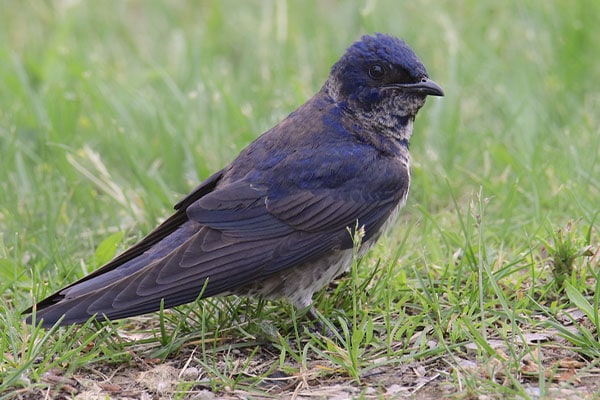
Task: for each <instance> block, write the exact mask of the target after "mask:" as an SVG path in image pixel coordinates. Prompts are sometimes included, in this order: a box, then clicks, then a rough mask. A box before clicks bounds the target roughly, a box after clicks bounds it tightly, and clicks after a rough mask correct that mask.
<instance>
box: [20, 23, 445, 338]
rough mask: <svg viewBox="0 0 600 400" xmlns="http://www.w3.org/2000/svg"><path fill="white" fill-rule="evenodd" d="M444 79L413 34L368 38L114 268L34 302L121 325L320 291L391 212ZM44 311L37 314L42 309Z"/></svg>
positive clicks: (59, 318) (44, 318) (60, 318)
mask: <svg viewBox="0 0 600 400" xmlns="http://www.w3.org/2000/svg"><path fill="white" fill-rule="evenodd" d="M427 96H444V92H443V90H442V88H441V87H440V85H438V84H437V83H436V82H434V81H433V80H432V79H430V78H429V76H428V73H427V70H426V69H425V66H424V65H423V63H422V62H421V61H420V60H419V58H418V57H417V55H416V54H415V53H414V52H413V50H412V49H411V48H410V47H409V46H408V45H407V44H406V42H404V41H403V40H401V39H399V38H397V37H394V36H390V35H387V34H383V33H375V34H373V35H364V36H362V37H361V38H360V39H359V40H357V41H356V42H354V43H353V44H351V46H350V47H348V48H347V50H346V51H345V53H344V54H343V55H342V57H341V58H340V59H339V60H338V61H337V62H336V63H335V64H334V65H333V66H332V67H331V70H330V73H329V76H328V77H327V79H326V81H325V83H324V85H323V86H322V87H321V89H320V90H319V91H318V92H317V93H316V94H315V95H314V96H313V97H312V98H310V99H309V100H308V101H306V103H304V104H303V105H301V106H300V107H299V108H298V109H296V110H295V111H293V112H292V113H290V114H289V115H288V116H287V117H286V118H284V119H283V120H282V121H281V122H279V123H278V124H276V125H275V126H274V127H273V128H271V129H270V130H268V131H266V132H265V133H263V134H262V135H260V136H259V137H258V138H257V139H255V140H254V141H253V142H251V143H250V144H249V145H248V146H247V147H246V148H244V149H243V150H242V151H241V152H240V154H239V155H238V156H237V158H235V159H234V160H233V161H232V162H231V163H230V164H229V165H227V166H226V167H224V168H223V169H221V170H220V171H218V172H216V173H214V174H213V175H211V176H210V177H208V178H207V179H206V180H204V181H203V182H202V183H201V184H200V185H198V186H197V187H196V188H195V189H193V190H192V192H191V193H190V194H188V195H187V196H185V197H184V198H183V199H182V200H181V201H180V202H179V203H177V204H176V205H175V207H174V210H175V211H174V213H173V214H172V215H171V216H170V217H168V218H167V219H166V220H165V221H164V222H163V223H161V224H160V225H159V226H158V227H156V228H155V229H154V230H153V231H151V232H150V233H149V234H148V235H147V236H146V237H144V238H143V239H141V240H140V241H139V242H138V243H137V244H135V245H133V246H132V247H131V248H129V249H128V250H126V251H124V252H123V253H122V254H120V255H118V256H116V257H115V258H114V259H112V260H111V261H109V262H108V263H107V264H106V265H104V266H102V267H100V268H99V269H98V270H96V271H94V272H92V273H90V274H89V275H87V276H85V277H83V278H82V279H80V280H79V281H77V282H75V283H73V284H71V285H69V286H66V287H65V288H63V289H61V290H59V291H58V292H56V293H54V294H53V295H51V296H49V297H47V298H45V299H43V300H41V301H39V302H38V303H37V304H34V305H33V306H32V307H30V308H29V309H28V310H25V313H26V314H29V316H27V317H26V320H27V322H28V323H32V321H33V320H35V321H37V323H38V324H40V325H41V326H42V327H52V326H54V325H69V324H80V323H84V322H86V321H88V320H90V319H95V320H98V321H106V320H109V321H113V320H117V319H121V318H127V317H132V316H136V315H141V314H146V313H150V312H154V311H158V310H159V309H161V308H162V307H164V308H165V309H166V308H171V307H175V306H178V305H181V304H185V303H189V302H192V301H195V300H196V299H197V298H206V297H211V296H226V295H238V296H248V297H252V298H253V297H262V298H265V299H267V300H275V299H281V298H283V299H286V300H287V301H289V302H291V304H293V305H294V306H295V307H296V308H298V309H300V310H308V311H307V312H308V313H309V315H312V316H315V315H316V312H315V311H314V309H313V308H312V297H313V294H314V293H315V292H316V291H318V290H320V289H321V288H323V287H324V286H325V285H327V284H328V283H329V282H331V281H332V280H333V279H335V278H336V277H337V276H338V275H340V274H342V273H343V272H344V271H346V270H347V269H348V268H349V266H350V265H351V262H352V257H353V245H354V240H353V236H354V234H356V232H357V230H358V229H360V232H361V235H362V240H361V242H360V244H359V249H358V252H359V254H360V255H364V253H365V252H366V251H367V250H368V249H369V248H370V247H372V246H373V244H374V243H375V242H376V241H377V240H378V238H379V237H380V236H381V235H382V234H383V232H385V231H386V230H387V229H388V228H389V227H390V226H391V225H392V224H393V223H394V221H395V219H396V217H397V215H398V212H399V210H400V208H401V207H402V206H403V205H404V204H405V202H406V198H407V195H408V191H409V184H410V158H409V142H410V138H411V135H412V133H413V122H414V119H415V116H416V114H417V112H418V111H419V109H420V108H421V107H422V106H423V105H424V104H425V100H426V98H427ZM33 315H35V318H33Z"/></svg>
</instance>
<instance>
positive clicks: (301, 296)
mask: <svg viewBox="0 0 600 400" xmlns="http://www.w3.org/2000/svg"><path fill="white" fill-rule="evenodd" d="M351 262H352V249H348V250H337V251H334V252H332V253H330V254H329V255H328V256H325V257H321V258H319V259H318V260H316V261H312V262H308V263H305V264H302V265H300V266H297V267H293V268H289V269H287V270H285V271H281V272H279V273H277V274H275V275H273V276H270V277H268V278H266V279H263V280H260V281H257V282H253V283H251V284H249V285H246V286H244V287H242V288H240V289H237V290H235V291H234V293H235V294H237V295H240V296H262V297H265V298H267V299H271V300H275V299H279V298H286V299H288V300H289V301H290V302H291V303H292V304H294V305H295V306H296V307H298V308H300V309H302V308H305V307H308V306H309V305H310V304H311V303H312V295H313V293H314V292H316V291H317V290H319V289H321V288H322V287H324V286H325V285H327V284H328V283H329V282H331V281H332V280H333V279H334V278H335V277H336V276H338V275H339V274H341V273H342V272H344V271H345V270H347V269H348V267H349V266H350V264H351Z"/></svg>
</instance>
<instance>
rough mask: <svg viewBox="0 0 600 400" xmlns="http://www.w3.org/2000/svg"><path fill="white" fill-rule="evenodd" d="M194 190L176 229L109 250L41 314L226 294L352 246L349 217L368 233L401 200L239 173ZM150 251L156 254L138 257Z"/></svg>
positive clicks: (81, 316)
mask: <svg viewBox="0 0 600 400" xmlns="http://www.w3.org/2000/svg"><path fill="white" fill-rule="evenodd" d="M350 186H351V185H350ZM213 188H214V187H213ZM196 192H197V193H199V195H197V196H193V195H192V197H189V198H188V199H189V200H188V202H187V204H184V205H185V206H187V209H186V213H187V217H188V218H189V220H188V221H186V222H184V223H183V225H181V226H180V227H179V228H178V230H177V231H175V232H173V230H168V231H166V236H165V235H161V236H162V237H163V239H162V240H154V242H153V243H154V244H152V245H150V246H143V245H142V243H144V241H145V240H147V239H144V240H143V241H142V242H141V243H140V244H138V245H137V246H135V247H134V248H133V249H135V248H138V250H137V252H136V253H134V254H131V253H130V254H129V256H127V253H129V252H131V251H132V250H133V249H132V250H130V251H128V252H126V253H124V254H123V255H122V256H119V257H118V258H117V259H115V260H118V259H121V260H127V261H126V262H125V263H122V264H121V265H116V264H115V261H112V262H111V263H109V264H108V265H107V266H105V267H103V268H102V269H101V270H103V271H104V272H103V273H94V275H95V276H94V277H93V278H84V279H83V280H81V281H80V282H78V283H76V284H74V285H71V286H69V287H68V288H66V289H64V290H62V291H60V292H59V293H57V294H56V295H55V296H53V297H54V299H53V298H52V297H51V298H49V299H47V300H45V301H44V302H42V303H40V304H39V305H38V308H37V313H38V318H40V317H41V318H44V320H45V324H46V325H48V324H50V323H51V322H52V321H55V320H57V319H58V318H60V316H62V315H63V314H65V315H66V316H65V319H64V321H63V323H72V322H82V321H85V320H86V319H88V318H89V317H90V316H92V315H94V314H98V315H99V316H102V315H105V316H106V317H108V318H109V319H116V318H123V317H127V316H132V315H139V314H143V313H146V312H151V311H156V310H158V309H159V307H160V303H161V301H164V307H165V308H168V307H173V306H176V305H179V304H183V303H187V302H190V301H193V300H194V299H196V298H197V297H198V295H199V294H200V292H201V291H202V290H203V289H204V292H203V297H208V296H213V295H216V294H221V293H227V292H230V291H233V290H235V289H236V288H239V287H241V286H243V285H246V284H248V283H250V282H252V281H255V280H258V279H261V278H265V277H267V276H269V275H271V274H274V273H276V272H278V271H281V270H283V269H286V268H290V267H294V266H296V265H300V264H303V263H305V262H310V261H312V260H315V259H317V258H319V257H320V256H322V255H323V254H326V253H327V252H330V251H331V250H333V249H341V248H350V247H351V246H352V238H351V235H350V233H349V232H347V229H346V228H347V227H348V226H351V227H353V226H354V225H355V223H356V221H357V220H358V222H359V224H361V225H365V226H366V228H367V232H374V231H375V230H376V229H377V228H378V227H379V226H380V225H381V224H382V223H383V221H385V220H386V219H387V218H386V217H387V216H388V215H389V213H390V212H391V209H392V208H393V206H394V205H395V204H396V203H397V199H396V196H395V195H394V194H393V193H388V192H372V193H369V194H368V195H366V194H364V193H362V192H361V191H360V190H354V191H350V192H348V193H344V192H343V191H340V190H339V189H337V190H320V191H300V192H297V193H293V194H286V195H283V194H280V195H269V190H268V189H267V188H266V187H261V186H255V185H252V184H250V183H248V182H244V181H240V182H235V183H232V184H227V185H223V186H221V185H219V186H218V187H217V188H216V189H215V190H213V191H212V192H209V193H202V190H199V191H198V190H197V191H196ZM200 193H202V194H201V195H200ZM184 201H185V200H184ZM184 205H180V207H179V210H183V209H184V207H183V206H184ZM179 210H178V212H179ZM176 215H177V214H176ZM165 223H166V222H165ZM157 231H160V227H159V228H158V229H157ZM157 231H155V232H157ZM155 232H153V233H152V234H151V235H153V234H154V235H157V234H156V233H155ZM369 234H370V233H369ZM174 235H175V236H177V237H178V235H179V236H185V238H186V240H185V241H184V242H183V243H182V244H180V245H179V246H178V247H177V248H176V249H174V250H172V251H170V252H169V253H168V254H166V255H164V256H163V255H162V253H161V251H160V250H156V249H155V247H158V248H159V249H160V247H161V246H162V244H163V242H164V241H166V240H167V241H168V240H171V239H170V238H172V237H174ZM139 249H143V250H141V254H140V250H139ZM154 253H160V254H161V257H160V258H152V257H150V258H149V259H148V260H147V261H148V262H147V263H144V265H141V263H140V262H138V259H141V260H142V261H144V257H148V256H147V255H148V254H150V255H152V254H154ZM132 257H133V258H132ZM132 265H135V267H132ZM109 266H110V268H107V267H109ZM119 269H123V270H126V271H127V273H126V274H123V273H121V271H119ZM110 275H113V276H112V277H111V276H110Z"/></svg>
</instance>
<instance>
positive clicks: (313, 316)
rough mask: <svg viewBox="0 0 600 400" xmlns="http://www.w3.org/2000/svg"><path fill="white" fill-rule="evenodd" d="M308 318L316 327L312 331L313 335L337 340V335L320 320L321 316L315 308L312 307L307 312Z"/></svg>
mask: <svg viewBox="0 0 600 400" xmlns="http://www.w3.org/2000/svg"><path fill="white" fill-rule="evenodd" d="M306 316H307V317H308V319H310V320H311V321H312V322H313V324H314V325H315V326H314V327H313V328H312V329H310V330H311V331H312V332H313V333H318V334H321V335H325V336H327V337H328V338H330V339H333V338H335V333H333V331H332V330H331V329H329V327H328V326H327V325H326V324H324V323H323V321H322V320H321V318H319V315H318V314H317V311H316V310H315V308H314V307H312V306H311V307H310V308H309V309H308V311H307V312H306Z"/></svg>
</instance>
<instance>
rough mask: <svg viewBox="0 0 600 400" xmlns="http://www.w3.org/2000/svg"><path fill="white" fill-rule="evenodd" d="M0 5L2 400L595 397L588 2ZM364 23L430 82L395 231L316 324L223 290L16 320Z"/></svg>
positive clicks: (270, 116)
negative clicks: (399, 42) (88, 396)
mask: <svg viewBox="0 0 600 400" xmlns="http://www.w3.org/2000/svg"><path fill="white" fill-rule="evenodd" d="M2 5H3V7H2V9H3V12H2V16H0V61H1V62H0V65H1V67H0V288H1V289H2V297H1V299H2V300H1V302H0V319H1V325H2V326H3V329H2V331H1V332H0V350H1V351H0V396H2V397H3V398H11V397H16V398H35V397H39V396H42V395H48V396H59V395H63V396H67V397H69V396H74V395H75V394H77V393H83V392H90V391H91V392H94V391H95V392H94V393H97V394H98V393H99V394H100V395H102V396H106V395H108V396H113V397H117V398H118V397H122V396H125V395H131V396H133V397H135V396H141V395H142V393H144V392H146V393H150V394H151V395H154V396H164V397H172V398H191V397H193V396H194V395H197V394H201V393H202V391H205V390H210V391H213V392H216V393H217V394H218V395H220V396H229V397H234V398H235V397H244V396H255V397H256V396H258V397H261V396H263V397H278V396H280V395H282V396H294V395H300V394H305V395H307V394H312V395H313V396H316V397H319V396H321V397H328V396H333V395H335V394H339V393H344V394H345V395H347V396H352V397H367V398H369V397H377V396H382V397H390V396H398V397H403V396H411V395H416V396H419V395H420V396H430V397H433V396H436V397H440V396H448V395H454V396H456V397H463V396H473V397H475V396H485V395H489V396H496V397H513V396H520V397H523V398H530V397H537V396H541V397H561V396H563V397H564V396H565V392H564V391H565V390H571V389H572V390H577V392H576V393H577V395H578V396H581V397H586V396H587V397H593V396H595V395H594V393H596V392H597V390H598V387H599V386H600V378H599V375H598V372H597V371H598V359H599V354H600V349H599V345H598V329H599V328H600V323H599V321H600V318H599V317H598V304H599V296H600V294H599V290H598V289H599V287H598V286H599V283H598V282H599V280H598V274H599V272H598V271H599V266H600V265H599V262H600V255H599V254H600V252H599V250H598V248H599V245H598V244H599V242H600V240H599V233H598V219H599V217H598V204H599V203H600V178H599V177H600V160H599V157H600V156H599V154H600V146H599V144H598V143H599V141H598V135H599V133H600V132H599V130H598V126H600V117H599V116H598V112H597V110H598V108H599V107H600V92H599V91H598V90H597V87H596V86H597V85H595V82H598V81H599V80H600V68H599V67H598V63H597V60H596V57H595V56H594V54H595V53H596V51H597V43H599V42H600V31H598V29H597V28H596V27H597V24H598V17H597V16H598V15H600V6H599V5H598V4H597V2H594V1H592V0H589V1H580V2H571V3H566V2H543V3H542V2H531V3H523V2H519V1H508V2H504V3H502V4H496V3H493V2H478V1H474V0H465V1H462V2H452V3H441V2H435V1H427V0H426V1H423V2H418V4H417V3H415V4H413V3H406V4H399V3H398V2H395V1H391V0H390V1H366V2H359V1H349V2H335V1H328V2H320V1H310V2H295V1H289V2H286V1H277V2H276V1H270V2H259V1H252V2H243V3H240V2H233V1H223V2H221V1H219V2H217V1H206V2H184V1H169V2H165V3H163V2H159V1H146V2H142V1H127V2H121V1H111V2H76V1H75V2H59V1H55V2H53V1H48V2H27V3H17V2H10V1H4V2H2ZM375 31H381V32H386V33H390V34H393V35H396V36H399V37H402V38H404V39H405V40H406V41H407V42H408V43H409V44H410V45H411V46H412V47H413V49H414V50H415V51H416V52H417V53H418V54H419V56H420V57H421V58H422V60H423V61H424V63H425V64H426V65H427V67H428V70H429V73H430V75H431V77H432V78H433V79H434V80H435V81H436V82H439V83H440V84H441V85H442V87H443V88H444V90H445V91H446V97H444V98H441V99H429V101H428V103H427V104H426V106H425V107H424V109H423V110H422V111H421V113H420V115H419V116H418V117H417V122H416V126H415V136H414V138H413V141H412V143H411V152H412V157H413V169H412V172H413V184H412V188H411V194H410V196H409V201H408V204H407V205H406V207H405V209H404V210H403V212H402V214H401V217H400V218H399V222H398V223H397V226H396V227H395V229H394V230H393V231H392V232H391V233H390V234H389V235H388V236H387V237H385V238H383V239H382V240H381V241H380V242H379V244H378V245H377V246H376V247H375V248H374V249H373V250H372V251H371V252H370V253H369V254H368V255H367V256H366V257H365V258H363V259H362V260H361V261H360V262H358V260H357V262H356V265H355V266H354V268H353V270H352V271H351V273H350V274H348V275H347V276H346V277H344V278H342V279H340V280H337V281H336V282H334V283H333V284H332V285H331V286H330V287H329V288H328V289H327V290H325V291H324V292H322V293H320V294H319V295H318V296H316V299H315V303H316V306H317V309H318V310H319V312H320V313H321V315H322V318H323V320H324V322H325V324H326V325H328V326H330V327H336V329H337V328H339V329H340V331H339V335H338V337H337V338H336V339H335V340H331V339H327V338H324V337H322V336H320V335H317V334H314V333H312V332H311V331H309V330H307V329H305V325H306V319H305V318H304V317H303V316H302V315H297V314H296V311H295V310H293V309H292V307H290V306H289V305H286V304H284V303H273V304H271V303H266V302H263V301H248V300H245V299H237V298H225V299H218V300H214V299H213V300H206V301H201V302H198V303H193V304H190V305H186V306H182V307H179V308H178V309H176V310H168V311H164V312H162V313H159V314H158V316H157V315H156V314H154V315H150V316H144V317H140V318H134V319H130V320H126V321H120V322H118V323H116V324H115V325H84V326H82V327H69V328H60V329H51V330H47V331H46V330H41V329H39V328H36V327H31V326H27V325H25V324H24V323H23V319H22V317H21V315H20V311H21V310H23V309H25V308H27V307H28V306H30V305H31V303H32V301H33V300H34V299H41V298H43V297H44V296H46V295H49V294H51V293H53V292H54V291H56V290H58V289H59V288H61V287H62V286H63V285H65V284H67V283H71V282H73V281H74V280H76V279H77V278H79V277H81V276H83V275H84V274H86V273H88V272H90V271H92V270H94V269H95V268H97V267H98V266H99V265H101V264H102V263H103V262H105V261H106V260H107V259H109V258H110V257H112V256H113V255H114V254H116V253H117V252H120V251H122V250H124V249H125V248H126V247H127V246H129V245H131V244H132V243H134V242H135V241H136V240H138V239H139V238H141V237H142V236H143V235H144V234H145V233H148V232H149V231H150V230H151V229H152V228H153V227H154V226H155V225H156V224H157V223H158V222H159V221H160V220H161V219H162V218H164V217H165V216H167V215H168V214H169V212H170V210H171V206H172V204H174V203H175V202H176V201H178V200H179V199H180V198H181V197H182V196H183V195H184V194H185V193H187V192H188V191H189V190H191V188H193V187H194V186H195V185H196V184H197V183H198V182H200V181H201V180H202V179H204V178H206V177H207V176H209V174H210V173H211V172H213V171H216V170H218V169H219V168H221V167H222V166H224V165H226V164H227V163H228V162H229V161H231V160H232V159H233V158H234V157H235V155H237V153H238V152H239V151H240V150H241V149H242V148H243V147H244V146H245V145H247V144H248V143H249V142H250V141H251V140H253V139H254V138H255V137H256V136H257V135H259V134H260V133H261V132H264V131H265V130H267V129H268V128H270V127H271V126H272V125H274V124H275V123H276V122H277V121H279V120H281V119H282V118H284V117H285V116H286V115H287V114H288V113H289V112H291V111H292V110H294V109H295V108H296V107H297V106H298V105H300V104H301V103H302V102H304V101H305V100H306V99H307V98H309V97H310V96H311V95H312V94H313V93H314V92H316V91H317V90H318V89H319V88H320V85H321V84H322V83H323V82H324V80H325V78H326V76H327V73H328V69H329V67H330V66H331V64H332V63H333V62H335V60H336V59H337V58H338V57H339V56H340V55H341V54H342V53H343V51H344V49H345V48H346V47H347V46H348V45H349V44H350V43H351V42H352V41H354V40H356V39H357V38H358V37H359V36H360V34H363V33H371V32H375ZM194 368H195V369H194ZM159 372H160V373H161V374H162V375H160V374H159ZM196 372H197V373H196ZM157 376H158V377H159V378H156V377H157ZM111 385H112V386H111ZM561 390H562V392H561Z"/></svg>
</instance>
